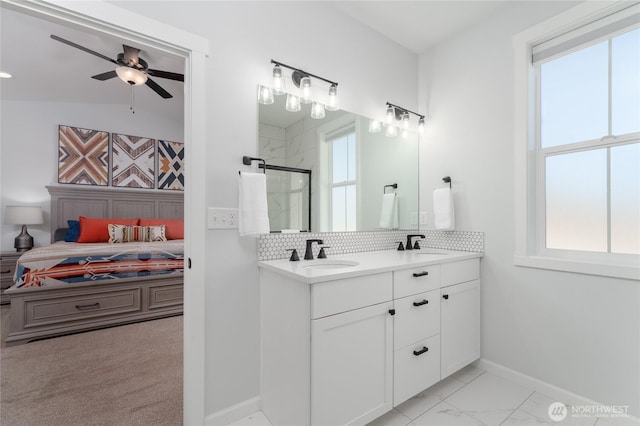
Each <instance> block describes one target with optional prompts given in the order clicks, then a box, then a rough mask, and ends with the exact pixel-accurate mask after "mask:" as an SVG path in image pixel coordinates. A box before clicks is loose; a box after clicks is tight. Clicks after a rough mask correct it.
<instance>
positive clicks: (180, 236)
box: [140, 219, 184, 240]
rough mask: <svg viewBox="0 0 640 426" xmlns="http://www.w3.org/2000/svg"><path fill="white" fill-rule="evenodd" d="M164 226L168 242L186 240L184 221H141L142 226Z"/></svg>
mask: <svg viewBox="0 0 640 426" xmlns="http://www.w3.org/2000/svg"><path fill="white" fill-rule="evenodd" d="M158 225H164V229H165V235H166V236H167V240H184V220H182V219H140V226H158Z"/></svg>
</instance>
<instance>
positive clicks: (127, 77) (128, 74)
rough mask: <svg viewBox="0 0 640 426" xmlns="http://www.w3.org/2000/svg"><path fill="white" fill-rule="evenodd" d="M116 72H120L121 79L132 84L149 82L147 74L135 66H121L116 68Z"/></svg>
mask: <svg viewBox="0 0 640 426" xmlns="http://www.w3.org/2000/svg"><path fill="white" fill-rule="evenodd" d="M116 74H118V77H119V78H120V80H122V81H124V82H125V83H129V84H130V85H132V86H140V85H141V84H145V83H146V82H147V74H145V73H144V72H142V71H140V70H137V69H135V68H129V67H122V66H120V67H117V68H116Z"/></svg>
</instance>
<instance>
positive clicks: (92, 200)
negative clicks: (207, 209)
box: [5, 185, 184, 345]
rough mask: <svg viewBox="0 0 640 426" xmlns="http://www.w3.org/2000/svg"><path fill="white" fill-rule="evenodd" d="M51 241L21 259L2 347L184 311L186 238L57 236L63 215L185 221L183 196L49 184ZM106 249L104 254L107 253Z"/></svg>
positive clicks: (62, 232) (64, 220)
mask: <svg viewBox="0 0 640 426" xmlns="http://www.w3.org/2000/svg"><path fill="white" fill-rule="evenodd" d="M47 190H48V191H49V194H50V196H51V210H50V211H51V216H50V224H51V236H52V244H51V245H50V246H47V247H39V248H35V249H33V250H31V251H30V252H27V253H25V254H24V255H22V256H21V257H20V259H19V260H18V266H17V268H16V284H14V285H13V286H12V287H11V288H9V289H7V290H6V292H5V293H6V295H8V296H9V297H10V301H11V324H10V332H9V335H8V337H7V339H6V344H7V345H16V344H21V343H27V342H29V341H33V340H39V339H43V338H48V337H54V336H60V335H65V334H70V333H76V332H81V331H88V330H95V329H99V328H104V327H110V326H115V325H121V324H127V323H133V322H139V321H146V320H151V319H156V318H163V317H167V316H172V315H180V314H182V309H183V275H184V242H183V240H168V241H161V242H127V243H124V244H105V243H73V242H61V241H57V240H59V239H60V238H61V237H64V236H65V235H66V229H65V228H66V227H67V220H69V219H77V218H78V217H80V216H86V217H93V218H123V217H127V218H147V219H162V220H161V221H159V222H163V221H164V220H167V221H170V220H175V219H182V218H183V211H184V210H183V205H184V204H183V193H182V192H177V191H162V192H161V191H150V190H135V189H131V190H126V189H112V188H96V187H83V186H77V185H69V186H49V187H47ZM105 249H106V251H105Z"/></svg>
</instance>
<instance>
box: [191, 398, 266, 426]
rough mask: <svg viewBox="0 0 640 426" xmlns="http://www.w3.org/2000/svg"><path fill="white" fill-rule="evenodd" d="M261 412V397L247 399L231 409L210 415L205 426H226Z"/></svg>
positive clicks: (205, 421)
mask: <svg viewBox="0 0 640 426" xmlns="http://www.w3.org/2000/svg"><path fill="white" fill-rule="evenodd" d="M258 411H260V397H259V396H256V397H255V398H251V399H247V400H246V401H242V402H240V403H238V404H236V405H232V406H231V407H227V408H225V409H223V410H220V411H217V412H215V413H213V414H209V415H208V416H207V417H206V418H205V420H204V424H205V426H226V425H228V424H229V423H233V422H235V421H236V420H240V419H242V418H244V417H247V416H250V415H251V414H253V413H256V412H258Z"/></svg>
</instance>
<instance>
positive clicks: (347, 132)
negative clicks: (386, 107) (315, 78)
mask: <svg viewBox="0 0 640 426" xmlns="http://www.w3.org/2000/svg"><path fill="white" fill-rule="evenodd" d="M347 127H348V129H345V133H341V134H340V135H339V136H338V137H331V136H329V135H325V138H326V139H325V140H326V143H327V144H328V148H329V151H328V154H329V161H328V163H329V174H328V176H329V212H333V188H339V187H345V188H346V187H347V186H352V185H353V186H354V187H355V190H356V224H355V225H356V226H355V230H357V229H358V213H359V208H358V192H359V191H358V170H359V169H360V167H359V164H358V161H357V160H358V151H359V149H358V132H357V131H356V126H355V123H353V122H351V123H350V124H348V125H347ZM338 131H339V130H338ZM350 134H353V135H354V136H355V138H356V140H355V150H356V158H355V163H356V178H355V179H352V180H345V181H342V182H338V183H334V182H333V141H335V140H337V139H338V138H341V137H343V136H347V135H350ZM329 227H330V228H329V229H330V230H331V231H330V232H337V231H335V230H334V229H333V214H332V213H330V214H329ZM340 232H342V231H340Z"/></svg>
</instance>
